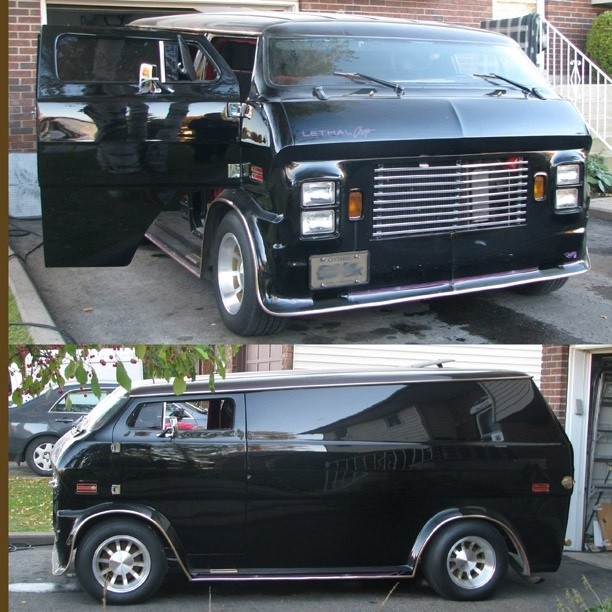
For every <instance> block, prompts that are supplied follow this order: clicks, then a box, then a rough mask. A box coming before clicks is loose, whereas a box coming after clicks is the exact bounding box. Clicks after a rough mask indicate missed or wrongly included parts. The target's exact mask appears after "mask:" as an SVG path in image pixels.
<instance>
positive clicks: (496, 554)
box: [423, 520, 508, 601]
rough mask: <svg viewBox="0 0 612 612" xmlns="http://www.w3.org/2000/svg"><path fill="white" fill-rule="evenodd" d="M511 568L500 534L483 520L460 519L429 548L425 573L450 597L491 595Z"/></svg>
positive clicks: (463, 598) (434, 586)
mask: <svg viewBox="0 0 612 612" xmlns="http://www.w3.org/2000/svg"><path fill="white" fill-rule="evenodd" d="M507 569H508V550H507V547H506V543H505V542H504V539H503V538H502V536H501V535H500V533H499V532H498V531H497V530H496V529H495V528H494V527H493V526H491V525H489V524H487V523H483V522H481V521H471V520H470V521H460V522H455V523H453V524H451V525H449V526H448V527H446V528H444V529H443V530H442V531H441V532H440V533H439V534H437V535H436V536H435V537H434V539H433V541H432V542H431V543H430V544H429V545H428V547H427V549H426V551H425V558H424V561H423V572H424V574H425V579H426V580H427V582H428V583H429V585H430V586H431V587H432V589H433V590H434V591H436V593H438V594H439V595H441V596H442V597H446V598H447V599H455V600H459V601H477V600H480V599H486V598H487V597H490V596H491V595H492V594H493V592H494V591H495V589H496V588H497V587H498V586H499V584H500V583H501V581H502V580H503V579H504V577H505V575H506V571H507Z"/></svg>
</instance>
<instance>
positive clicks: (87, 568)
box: [75, 519, 168, 605]
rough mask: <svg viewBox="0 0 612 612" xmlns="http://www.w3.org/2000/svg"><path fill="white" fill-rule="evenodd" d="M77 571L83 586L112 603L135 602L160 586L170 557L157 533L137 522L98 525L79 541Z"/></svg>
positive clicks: (90, 592) (117, 521)
mask: <svg viewBox="0 0 612 612" xmlns="http://www.w3.org/2000/svg"><path fill="white" fill-rule="evenodd" d="M75 569H76V574H77V577H78V579H79V582H80V583H81V585H82V587H83V589H85V591H86V592H87V593H89V595H91V596H92V597H93V598H94V599H96V600H98V601H103V602H106V603H108V604H110V605H116V604H133V603H137V602H141V601H144V600H145V599H148V598H149V597H151V596H152V595H153V594H154V593H155V592H156V591H157V589H158V588H159V586H160V584H161V582H162V581H163V579H164V577H165V575H166V572H167V571H168V560H167V558H166V554H165V552H164V549H163V546H162V544H161V542H160V540H159V538H158V537H157V534H155V532H154V531H153V530H152V529H151V528H150V527H149V526H148V525H144V524H142V523H139V522H137V521H133V520H125V519H121V520H119V519H113V520H109V521H105V522H103V523H100V524H99V525H96V526H95V527H93V528H92V529H91V531H89V532H88V533H86V534H85V536H84V537H83V539H82V541H81V542H80V543H79V544H78V547H77V552H76V559H75Z"/></svg>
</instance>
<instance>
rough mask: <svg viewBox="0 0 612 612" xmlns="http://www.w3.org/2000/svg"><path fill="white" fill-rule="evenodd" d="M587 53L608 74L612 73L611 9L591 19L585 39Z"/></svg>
mask: <svg viewBox="0 0 612 612" xmlns="http://www.w3.org/2000/svg"><path fill="white" fill-rule="evenodd" d="M586 52H587V55H588V56H589V57H590V58H591V59H592V60H593V61H594V62H595V63H596V64H597V65H598V66H599V67H600V68H601V69H602V70H603V71H604V72H605V73H606V74H608V75H612V11H606V12H605V13H601V14H600V15H598V16H597V17H595V19H594V20H593V24H592V25H591V30H590V31H589V34H588V36H587V41H586Z"/></svg>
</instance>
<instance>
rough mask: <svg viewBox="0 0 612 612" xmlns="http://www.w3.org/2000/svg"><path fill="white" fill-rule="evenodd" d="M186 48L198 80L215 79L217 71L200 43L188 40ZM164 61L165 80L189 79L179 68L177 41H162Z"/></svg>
mask: <svg viewBox="0 0 612 612" xmlns="http://www.w3.org/2000/svg"><path fill="white" fill-rule="evenodd" d="M186 44H187V48H188V50H189V55H190V57H191V62H192V64H193V69H194V71H195V74H196V77H197V79H198V81H215V80H216V79H218V78H219V71H218V70H217V67H216V66H215V64H214V63H213V62H212V61H211V60H210V58H209V57H208V55H207V54H206V53H205V52H204V50H203V49H202V47H200V45H198V44H196V43H194V42H188V43H186ZM164 63H165V68H166V81H167V82H176V81H191V79H190V77H189V75H188V74H186V72H185V71H184V70H182V69H181V52H180V48H179V45H178V43H174V42H166V43H164Z"/></svg>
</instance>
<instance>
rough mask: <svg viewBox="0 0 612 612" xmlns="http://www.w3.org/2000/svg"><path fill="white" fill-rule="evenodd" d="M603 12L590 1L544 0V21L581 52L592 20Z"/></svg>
mask: <svg viewBox="0 0 612 612" xmlns="http://www.w3.org/2000/svg"><path fill="white" fill-rule="evenodd" d="M605 10H609V8H607V7H604V6H601V5H599V6H597V5H595V6H594V5H592V4H591V0H546V19H547V20H548V21H550V23H552V24H553V25H554V26H555V28H557V29H558V30H560V31H561V33H562V34H564V35H565V36H567V38H569V39H570V40H571V41H572V42H573V43H574V44H575V45H577V46H578V48H580V49H582V50H583V51H584V47H585V42H586V37H587V34H588V33H589V30H590V29H591V23H593V19H595V17H597V15H599V14H600V13H603V12H604V11H605Z"/></svg>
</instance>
